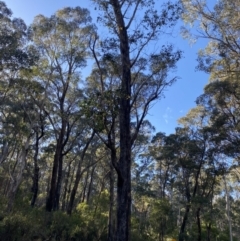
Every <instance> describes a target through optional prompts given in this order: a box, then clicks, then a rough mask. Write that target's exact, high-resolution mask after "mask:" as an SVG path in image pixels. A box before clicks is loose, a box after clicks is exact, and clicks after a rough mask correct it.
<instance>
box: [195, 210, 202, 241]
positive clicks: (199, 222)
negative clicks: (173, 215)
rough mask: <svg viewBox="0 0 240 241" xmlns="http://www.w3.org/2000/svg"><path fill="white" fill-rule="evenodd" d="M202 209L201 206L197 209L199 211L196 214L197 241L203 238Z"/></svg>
mask: <svg viewBox="0 0 240 241" xmlns="http://www.w3.org/2000/svg"><path fill="white" fill-rule="evenodd" d="M200 211H201V208H200V207H199V208H198V209H197V212H196V216H197V227H198V239H197V241H201V240H202V228H201V219H200Z"/></svg>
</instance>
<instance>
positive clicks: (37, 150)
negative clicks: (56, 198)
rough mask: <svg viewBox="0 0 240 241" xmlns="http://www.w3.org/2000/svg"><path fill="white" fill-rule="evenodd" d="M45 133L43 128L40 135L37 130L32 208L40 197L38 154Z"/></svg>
mask: <svg viewBox="0 0 240 241" xmlns="http://www.w3.org/2000/svg"><path fill="white" fill-rule="evenodd" d="M43 135H44V131H43V126H42V128H41V134H40V135H39V132H38V130H36V142H35V153H34V157H33V160H34V171H33V184H32V188H31V191H32V193H33V196H32V200H31V206H32V207H34V205H35V202H36V199H37V195H38V182H39V166H38V153H39V141H40V139H41V138H42V137H43Z"/></svg>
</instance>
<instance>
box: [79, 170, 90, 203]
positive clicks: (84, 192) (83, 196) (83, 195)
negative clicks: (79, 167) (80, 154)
mask: <svg viewBox="0 0 240 241" xmlns="http://www.w3.org/2000/svg"><path fill="white" fill-rule="evenodd" d="M88 177H89V169H87V175H86V177H85V182H84V185H83V190H82V200H81V202H82V203H83V202H84V201H85V197H86V189H87V184H88Z"/></svg>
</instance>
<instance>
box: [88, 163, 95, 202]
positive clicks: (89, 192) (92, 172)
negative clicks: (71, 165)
mask: <svg viewBox="0 0 240 241" xmlns="http://www.w3.org/2000/svg"><path fill="white" fill-rule="evenodd" d="M95 168H96V165H95V166H93V167H92V171H91V176H90V182H89V185H88V192H87V198H86V203H89V200H90V196H91V193H92V184H93V174H94V171H95Z"/></svg>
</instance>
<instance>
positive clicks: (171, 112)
mask: <svg viewBox="0 0 240 241" xmlns="http://www.w3.org/2000/svg"><path fill="white" fill-rule="evenodd" d="M5 2H6V4H7V6H8V7H9V8H10V9H11V10H12V11H13V16H14V17H21V18H22V19H23V20H24V21H25V22H26V24H28V25H29V24H31V22H32V21H33V19H34V17H35V16H36V15H38V14H43V15H45V16H50V15H52V14H54V13H55V12H56V11H57V10H58V9H61V8H63V7H68V6H71V7H75V6H80V7H84V8H88V9H89V10H90V11H91V12H92V17H93V19H95V18H96V16H97V14H98V11H97V10H94V5H93V4H92V2H91V1H90V0H7V1H5ZM165 40H166V42H169V43H173V44H174V45H175V46H176V48H178V49H180V50H182V51H183V58H182V59H181V60H180V61H179V63H178V66H177V69H176V71H175V72H174V73H173V74H172V75H176V76H178V77H179V79H178V81H177V82H176V83H175V84H174V85H173V86H172V87H170V88H169V89H168V90H167V91H166V92H165V98H163V99H161V100H159V101H158V102H157V103H156V104H155V105H154V106H153V107H152V108H151V110H150V112H149V115H148V119H149V120H150V121H151V123H152V124H153V125H154V126H155V128H156V131H161V132H165V133H166V134H170V133H172V132H174V129H175V127H177V125H178V124H177V119H179V118H180V117H182V116H184V115H185V114H186V113H187V112H188V111H189V110H190V109H191V108H193V107H194V106H195V100H196V98H197V97H198V96H199V95H200V94H202V93H203V88H204V86H205V85H206V84H207V82H208V75H206V74H204V73H202V72H199V71H196V70H195V68H196V66H197V61H196V59H197V52H198V50H199V49H200V48H204V46H205V45H206V41H203V40H198V42H197V43H195V44H194V45H192V46H191V45H190V44H189V43H188V41H187V40H183V39H182V37H181V36H180V33H179V29H178V28H177V27H176V28H175V30H174V32H173V36H172V37H170V36H168V37H166V36H165V37H164V41H165Z"/></svg>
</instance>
